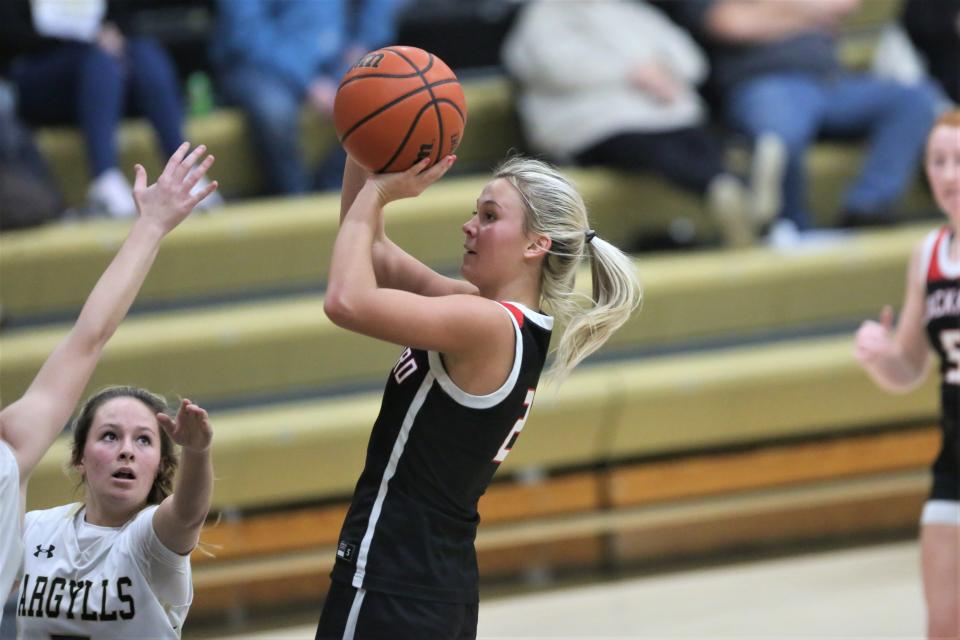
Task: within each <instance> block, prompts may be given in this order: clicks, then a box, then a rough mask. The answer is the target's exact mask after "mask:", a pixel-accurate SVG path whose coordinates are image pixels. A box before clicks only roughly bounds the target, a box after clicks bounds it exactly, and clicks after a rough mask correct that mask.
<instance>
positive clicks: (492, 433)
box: [331, 302, 553, 603]
mask: <svg viewBox="0 0 960 640" xmlns="http://www.w3.org/2000/svg"><path fill="white" fill-rule="evenodd" d="M500 304H502V305H503V307H504V309H505V311H506V312H508V313H509V316H510V318H511V319H512V322H513V325H514V330H515V332H516V340H515V345H516V355H515V357H514V363H513V368H512V369H511V372H510V375H509V377H508V379H507V381H506V382H505V383H504V384H503V385H502V386H501V387H500V388H499V389H498V390H497V391H495V392H493V393H491V394H489V395H485V396H475V395H470V394H467V393H465V392H464V391H462V390H460V389H459V388H458V387H457V386H456V385H455V384H454V383H453V381H452V380H451V379H450V377H449V376H448V375H447V373H446V371H445V369H444V367H443V362H442V359H441V357H440V354H438V353H436V352H432V351H430V352H427V351H421V350H417V349H409V348H408V349H405V350H404V351H403V353H402V354H401V356H400V359H399V360H398V361H397V363H396V365H395V366H394V368H393V371H391V373H390V376H389V378H388V380H387V385H386V389H385V391H384V394H383V401H382V403H381V406H380V415H379V416H378V417H377V421H376V423H375V424H374V426H373V432H372V433H371V435H370V442H369V444H368V446H367V457H366V462H365V465H364V469H363V473H362V474H361V475H360V479H359V480H358V482H357V487H356V490H355V491H354V494H353V501H352V503H351V505H350V509H349V511H348V512H347V517H346V520H345V521H344V524H343V529H342V530H341V533H340V541H339V544H338V547H337V558H336V562H335V564H334V568H333V572H332V574H331V577H332V578H333V579H334V580H337V581H339V582H344V583H349V584H352V585H353V586H355V587H357V588H360V587H363V588H366V589H368V590H371V591H383V592H387V593H393V594H397V595H403V596H409V597H417V598H423V599H429V600H435V601H444V602H462V603H473V602H477V601H478V593H477V579H478V574H477V559H476V551H475V549H474V540H475V538H476V532H477V525H478V524H479V521H480V516H479V514H478V513H477V502H478V501H479V499H480V496H482V495H483V493H484V491H486V488H487V485H488V484H489V483H490V480H491V478H492V477H493V474H494V472H496V470H497V468H498V467H499V465H500V463H501V462H502V461H503V460H504V458H505V457H506V455H507V453H509V451H510V449H511V447H512V446H513V444H514V442H515V441H516V439H517V436H518V435H519V434H520V430H521V429H522V428H523V425H524V422H525V421H526V417H527V415H528V412H529V411H530V405H531V403H532V402H533V396H534V391H535V389H536V387H537V382H538V380H539V379H540V372H541V371H542V370H543V366H544V361H545V360H546V355H547V349H548V347H549V343H550V331H551V329H552V327H553V318H551V317H549V316H545V315H541V314H539V313H536V312H534V311H531V310H530V309H527V308H526V307H524V306H523V305H520V304H517V303H512V302H503V303H500Z"/></svg>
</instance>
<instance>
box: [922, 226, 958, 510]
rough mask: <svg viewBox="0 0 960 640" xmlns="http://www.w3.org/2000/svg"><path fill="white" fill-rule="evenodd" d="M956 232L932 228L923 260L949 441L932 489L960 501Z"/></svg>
mask: <svg viewBox="0 0 960 640" xmlns="http://www.w3.org/2000/svg"><path fill="white" fill-rule="evenodd" d="M952 235H953V234H952V233H951V231H950V227H948V226H944V227H942V228H941V229H938V230H936V231H933V232H931V233H930V235H929V236H927V240H926V242H925V244H924V250H923V261H922V263H921V268H922V270H923V271H922V273H923V274H924V279H925V281H926V312H925V316H924V317H925V322H926V327H927V337H928V338H929V339H930V344H931V345H932V346H933V348H934V349H935V350H936V352H937V355H938V356H939V357H940V402H941V411H942V418H941V421H942V422H941V424H942V426H943V446H942V448H941V450H940V453H939V455H938V456H937V459H936V461H935V462H934V464H933V490H932V493H931V498H933V499H938V500H960V437H958V433H957V430H958V422H960V262H955V261H951V260H950V244H951V238H952ZM953 241H954V242H956V241H957V240H956V239H953Z"/></svg>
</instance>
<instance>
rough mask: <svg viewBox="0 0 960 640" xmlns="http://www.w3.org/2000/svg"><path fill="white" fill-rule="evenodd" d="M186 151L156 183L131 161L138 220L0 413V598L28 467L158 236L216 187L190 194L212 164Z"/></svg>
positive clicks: (72, 396) (15, 553)
mask: <svg viewBox="0 0 960 640" xmlns="http://www.w3.org/2000/svg"><path fill="white" fill-rule="evenodd" d="M189 150H190V145H189V144H188V143H184V144H183V145H182V146H181V147H180V149H178V150H177V152H176V153H175V154H173V156H171V157H170V160H169V161H168V162H167V165H166V167H165V169H164V171H163V173H162V174H161V176H160V178H159V179H158V180H157V182H156V183H154V184H152V185H149V186H147V174H146V171H145V170H144V169H143V167H141V166H140V165H137V166H136V181H135V187H134V201H135V202H136V204H137V219H136V221H135V222H134V224H133V227H132V229H131V230H130V234H129V235H128V236H127V238H126V240H124V242H123V245H122V246H121V247H120V250H119V251H118V252H117V255H116V256H115V257H114V259H113V261H111V263H110V265H109V266H108V267H107V269H106V271H104V273H103V275H102V276H101V277H100V280H99V281H98V282H97V284H96V286H95V287H94V289H93V291H92V292H91V293H90V296H89V297H88V298H87V301H86V303H85V304H84V305H83V309H82V310H81V311H80V316H79V317H78V318H77V321H76V323H75V324H74V326H73V328H72V329H71V330H70V333H68V334H67V336H66V337H65V338H64V339H63V341H62V342H61V343H60V344H59V345H58V346H57V348H56V349H55V350H54V351H53V353H52V354H50V357H48V358H47V360H46V362H44V363H43V366H42V367H41V368H40V371H39V372H38V373H37V375H36V377H35V378H34V379H33V382H32V383H31V384H30V387H29V388H28V389H27V390H26V391H25V392H24V394H23V396H21V397H20V398H19V399H17V400H16V401H14V402H13V403H11V404H10V405H8V406H7V407H5V408H4V409H3V410H2V411H0V603H2V602H3V601H4V600H6V598H7V595H8V594H9V593H10V589H11V587H12V583H13V580H14V579H15V576H16V574H17V572H18V570H19V569H20V565H21V558H22V555H23V554H22V550H21V549H20V544H21V524H22V519H23V504H24V496H25V493H26V488H27V481H28V479H29V477H30V473H31V472H32V471H33V469H34V467H35V466H36V465H37V463H38V462H39V461H40V459H41V458H42V457H43V455H44V453H46V451H47V449H48V448H49V447H50V445H51V444H52V443H53V441H54V440H55V439H56V437H57V436H58V435H59V434H60V432H61V431H63V427H64V425H65V424H66V423H67V421H68V420H69V418H70V414H71V413H72V412H73V410H74V408H75V407H76V404H77V401H78V400H79V399H80V394H81V393H83V389H84V387H86V385H87V383H88V382H89V380H90V375H91V374H92V373H93V369H94V367H95V366H96V364H97V361H98V360H99V359H100V354H101V352H102V351H103V348H104V346H105V345H106V343H107V341H108V340H109V339H110V337H111V336H112V335H113V333H114V332H115V331H116V329H117V327H118V326H119V324H120V322H121V320H123V318H124V316H125V315H126V314H127V311H128V310H129V308H130V305H131V304H132V303H133V300H134V298H135V297H136V295H137V292H138V291H139V290H140V287H141V285H142V284H143V281H144V279H145V278H146V276H147V273H148V272H149V271H150V267H151V265H152V264H153V261H154V259H155V258H156V256H157V251H158V249H159V245H160V242H161V240H163V238H164V237H165V236H166V235H167V234H168V233H169V232H170V231H172V230H173V229H174V228H175V227H176V226H177V225H178V224H180V222H182V221H183V220H184V219H185V218H186V217H187V215H189V213H190V211H192V210H193V208H194V206H196V204H197V203H198V202H200V200H202V199H203V198H205V197H206V196H208V195H209V194H210V193H212V192H213V191H214V190H215V189H216V188H217V184H216V182H214V183H211V184H209V185H208V186H207V187H205V188H203V189H200V190H199V191H198V192H197V193H195V194H193V195H191V193H190V192H191V191H192V190H193V189H194V188H195V187H196V186H197V183H198V181H199V180H200V179H201V178H202V177H203V176H204V175H205V174H206V172H207V170H208V169H209V168H210V166H211V165H212V164H213V156H207V157H206V158H204V156H205V154H206V147H204V146H202V145H201V146H199V147H197V148H196V149H195V150H194V151H193V152H192V153H189V155H188V152H189ZM202 158H203V160H202V161H201V159H202ZM198 162H200V164H197V163H198ZM191 169H193V171H192V172H191ZM0 616H2V609H0Z"/></svg>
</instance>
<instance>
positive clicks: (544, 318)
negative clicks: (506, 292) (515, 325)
mask: <svg viewBox="0 0 960 640" xmlns="http://www.w3.org/2000/svg"><path fill="white" fill-rule="evenodd" d="M507 304H510V305H513V306H514V307H516V308H517V309H520V311H522V312H523V315H524V316H525V317H526V318H527V320H530V321H531V322H533V323H534V324H535V325H537V326H539V327H541V328H543V329H546V330H547V331H553V317H552V316H548V315H544V314H542V313H537V312H536V311H534V310H532V309H531V308H530V307H528V306H526V305H523V304H520V303H519V302H513V301H512V300H507Z"/></svg>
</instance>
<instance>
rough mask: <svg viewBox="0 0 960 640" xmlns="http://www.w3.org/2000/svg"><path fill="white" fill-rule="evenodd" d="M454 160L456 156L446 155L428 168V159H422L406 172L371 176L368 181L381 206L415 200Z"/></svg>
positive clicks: (441, 175)
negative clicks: (395, 201) (408, 199)
mask: <svg viewBox="0 0 960 640" xmlns="http://www.w3.org/2000/svg"><path fill="white" fill-rule="evenodd" d="M456 159H457V157H456V156H454V155H448V156H445V157H444V158H443V159H441V160H440V162H438V163H437V164H435V165H433V166H432V167H430V158H423V159H421V160H420V162H418V163H417V164H415V165H413V166H412V167H410V168H409V169H407V170H406V171H400V172H397V173H380V174H376V175H372V176H370V177H369V178H368V181H370V182H372V183H373V185H374V186H375V187H376V189H377V196H378V197H379V199H380V204H381V205H386V204H387V203H388V202H393V201H394V200H402V199H403V198H415V197H416V196H418V195H420V194H421V193H423V192H424V190H426V188H427V187H429V186H430V185H431V184H433V183H434V182H436V181H437V180H439V179H440V178H441V177H443V174H445V173H446V172H447V170H448V169H450V167H452V166H453V163H454V162H455V161H456ZM428 167H429V168H428Z"/></svg>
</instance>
